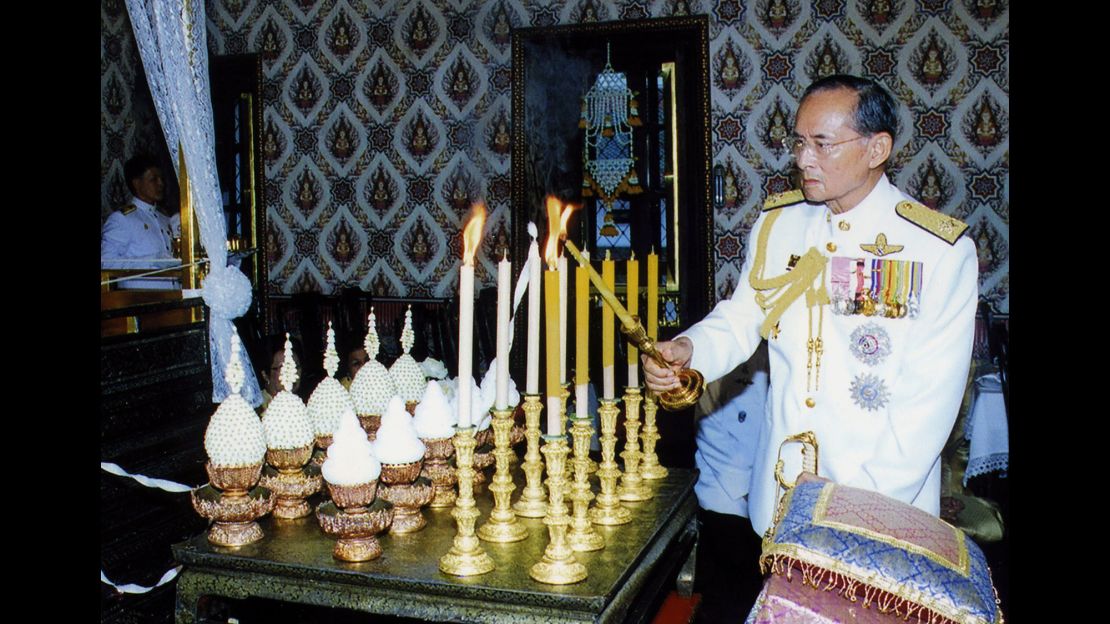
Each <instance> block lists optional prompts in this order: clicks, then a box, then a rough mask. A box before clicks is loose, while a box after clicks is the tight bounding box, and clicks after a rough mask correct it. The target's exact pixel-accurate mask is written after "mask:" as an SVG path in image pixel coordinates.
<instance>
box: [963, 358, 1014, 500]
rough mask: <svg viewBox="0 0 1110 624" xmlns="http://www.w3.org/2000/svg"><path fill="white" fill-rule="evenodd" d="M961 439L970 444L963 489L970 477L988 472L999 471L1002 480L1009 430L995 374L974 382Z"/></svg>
mask: <svg viewBox="0 0 1110 624" xmlns="http://www.w3.org/2000/svg"><path fill="white" fill-rule="evenodd" d="M964 437H965V438H966V439H967V440H968V441H969V442H971V449H970V452H969V456H968V461H967V470H966V471H965V472H964V485H965V486H966V485H967V481H968V479H970V478H971V477H976V476H979V475H982V474H986V473H988V472H996V471H1001V472H1002V475H1001V476H1003V477H1005V476H1006V469H1007V468H1009V465H1010V428H1009V423H1008V422H1007V420H1006V403H1005V401H1004V399H1003V398H1002V383H1001V380H1000V378H999V376H998V373H991V374H989V375H983V376H982V377H980V378H978V379H976V380H975V390H974V398H973V399H972V404H971V414H970V416H968V419H967V428H966V430H965V431H964Z"/></svg>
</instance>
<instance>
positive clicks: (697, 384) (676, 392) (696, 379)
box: [621, 315, 705, 412]
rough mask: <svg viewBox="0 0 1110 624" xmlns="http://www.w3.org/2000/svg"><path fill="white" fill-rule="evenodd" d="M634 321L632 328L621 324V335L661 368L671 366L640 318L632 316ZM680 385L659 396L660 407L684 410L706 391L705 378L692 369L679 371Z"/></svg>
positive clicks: (673, 410)
mask: <svg viewBox="0 0 1110 624" xmlns="http://www.w3.org/2000/svg"><path fill="white" fill-rule="evenodd" d="M632 320H633V323H634V325H632V326H631V327H630V326H629V325H627V324H623V323H622V324H621V333H623V334H624V335H625V336H628V338H629V339H630V340H631V341H632V342H634V343H636V346H637V347H638V348H639V349H640V351H641V352H642V353H645V354H647V356H648V357H650V358H651V359H653V360H655V361H656V363H658V364H659V365H660V366H664V367H666V366H669V364H667V361H666V360H664V359H663V354H661V353H659V350H658V349H656V348H655V341H654V340H652V339H651V338H649V337H648V335H647V330H645V329H644V326H643V324H641V323H640V318H639V317H638V316H635V315H632ZM678 383H679V384H681V385H680V386H679V387H677V388H674V389H671V390H668V391H666V392H664V393H662V394H659V395H657V396H658V397H659V405H661V406H663V409H665V410H667V411H668V412H677V411H679V410H684V409H686V408H687V407H690V406H691V405H693V404H694V403H697V402H698V397H700V396H701V393H702V391H703V390H704V389H705V377H704V376H702V374H701V373H700V372H698V371H696V370H694V369H692V368H684V369H682V370H680V371H678Z"/></svg>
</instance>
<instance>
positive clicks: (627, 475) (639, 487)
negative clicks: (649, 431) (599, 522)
mask: <svg viewBox="0 0 1110 624" xmlns="http://www.w3.org/2000/svg"><path fill="white" fill-rule="evenodd" d="M641 401H643V396H641V395H640V388H639V387H635V388H633V387H632V386H626V387H625V389H624V431H625V439H624V450H623V451H621V459H623V460H624V476H622V477H621V485H620V488H619V489H618V494H619V495H620V497H621V500H622V501H630V502H636V501H645V500H648V499H650V498H651V496H652V495H651V492H649V491H648V489H647V488H645V487H644V480H643V479H642V478H641V477H640V457H642V456H643V453H641V452H640V439H639V433H640V402H641Z"/></svg>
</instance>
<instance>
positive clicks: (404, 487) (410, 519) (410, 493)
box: [378, 466, 435, 535]
mask: <svg viewBox="0 0 1110 624" xmlns="http://www.w3.org/2000/svg"><path fill="white" fill-rule="evenodd" d="M382 468H383V472H382V474H383V475H384V474H385V472H384V468H385V467H384V466H383V467H382ZM433 496H435V486H434V485H432V481H431V479H428V478H427V477H418V478H417V479H416V480H414V481H412V482H410V483H397V484H392V485H386V484H383V485H382V487H381V489H380V490H379V493H378V497H379V498H381V499H383V500H386V501H389V502H390V503H393V525H392V526H391V527H390V528H389V532H390V533H391V534H393V535H400V534H403V533H414V532H416V531H419V530H420V529H423V528H424V526H425V525H427V524H428V521H427V520H426V519H425V518H424V514H423V513H422V512H421V511H420V509H421V508H422V507H424V506H425V505H427V504H428V503H430V502H432V497H433Z"/></svg>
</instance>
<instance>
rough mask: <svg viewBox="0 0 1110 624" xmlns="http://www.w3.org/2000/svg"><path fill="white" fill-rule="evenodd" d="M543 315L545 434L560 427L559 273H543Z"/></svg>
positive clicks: (550, 433) (556, 431) (554, 431)
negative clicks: (544, 327) (545, 316)
mask: <svg viewBox="0 0 1110 624" xmlns="http://www.w3.org/2000/svg"><path fill="white" fill-rule="evenodd" d="M543 291H544V313H545V314H546V315H547V346H546V348H547V360H546V361H547V434H548V435H558V434H559V433H561V431H560V430H561V425H562V420H563V419H562V395H563V388H562V384H560V383H559V272H558V271H556V270H547V271H544V272H543Z"/></svg>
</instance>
